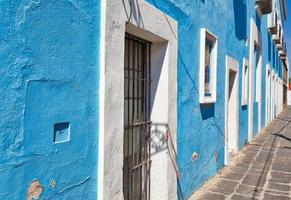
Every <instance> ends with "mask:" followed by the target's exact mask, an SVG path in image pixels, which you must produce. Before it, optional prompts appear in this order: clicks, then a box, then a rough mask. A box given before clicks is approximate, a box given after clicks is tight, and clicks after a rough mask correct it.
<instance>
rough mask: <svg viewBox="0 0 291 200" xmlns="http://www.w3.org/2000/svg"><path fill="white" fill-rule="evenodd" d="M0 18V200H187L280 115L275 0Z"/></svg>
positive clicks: (100, 5)
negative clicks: (0, 76) (2, 182)
mask: <svg viewBox="0 0 291 200" xmlns="http://www.w3.org/2000/svg"><path fill="white" fill-rule="evenodd" d="M0 11H1V12H0V16H2V19H3V20H1V22H0V24H1V26H0V27H1V29H0V38H1V40H0V50H1V54H0V58H1V59H0V63H1V65H2V67H1V69H2V70H1V71H0V73H1V75H2V78H1V81H0V91H1V93H0V95H1V98H0V99H1V101H2V102H1V106H0V110H1V111H2V112H0V115H1V119H2V120H1V121H0V130H1V140H0V147H1V148H0V151H1V154H0V155H1V157H0V158H1V160H0V178H1V180H4V184H3V185H2V186H1V187H0V199H17V200H18V199H28V200H32V199H42V198H43V199H98V200H121V199H124V200H137V199H141V200H149V199H152V200H163V199H169V200H170V199H171V200H175V199H179V200H182V199H183V200H184V199H187V198H188V197H190V196H191V194H192V193H193V192H195V191H196V190H197V189H198V188H199V187H200V186H201V185H202V184H203V183H205V182H206V181H207V180H208V179H210V178H211V177H212V176H214V175H215V174H216V173H217V172H218V171H219V170H221V169H222V168H223V166H225V165H227V164H228V163H229V162H230V161H231V160H232V158H233V156H234V155H236V154H237V153H238V152H239V151H240V150H241V149H242V148H243V147H244V146H245V145H246V144H247V143H248V142H251V141H252V139H253V138H254V137H256V135H257V134H258V133H259V131H260V130H262V129H263V128H264V127H265V126H266V125H267V124H268V123H269V122H271V121H272V120H273V119H274V118H275V117H276V116H277V115H278V114H279V113H280V112H281V111H282V109H283V108H284V105H285V104H286V92H287V89H286V84H287V82H286V81H287V80H288V70H289V63H288V58H287V49H286V45H285V42H284V21H285V20H286V18H287V8H286V2H285V0H256V1H253V0H229V1H225V0H211V1H210V0H207V1H206V0H196V1H193V0H176V1H174V0H121V1H117V0H101V1H100V0H86V1H85V0H83V1H78V0H52V1H43V0H38V1H32V0H26V1H20V0H17V1H15V0H14V1H12V0H11V1H3V2H0Z"/></svg>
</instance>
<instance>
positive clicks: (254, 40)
mask: <svg viewBox="0 0 291 200" xmlns="http://www.w3.org/2000/svg"><path fill="white" fill-rule="evenodd" d="M255 44H257V45H258V47H260V48H261V46H262V45H261V33H260V32H259V30H258V27H257V25H256V22H255V20H254V19H253V18H251V23H250V49H249V64H250V76H249V78H250V79H249V100H248V101H249V102H248V105H249V107H248V142H250V141H251V140H252V139H253V136H254V133H253V126H254V124H253V123H254V122H253V119H254V116H253V115H254V110H253V109H254V105H253V103H254V87H255V81H254V80H255V79H254V78H255V77H254V70H255V63H254V56H255V55H254V48H255ZM260 56H262V54H261V55H260ZM261 59H262V58H260V60H261ZM259 106H260V104H259ZM258 112H260V109H259V110H258ZM258 117H259V118H260V113H259V116H258ZM259 122H260V119H258V123H259Z"/></svg>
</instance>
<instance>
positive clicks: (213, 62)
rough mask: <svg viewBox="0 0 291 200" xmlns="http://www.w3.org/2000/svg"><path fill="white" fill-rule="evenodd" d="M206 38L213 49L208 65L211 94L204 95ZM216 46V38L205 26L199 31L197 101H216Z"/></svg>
mask: <svg viewBox="0 0 291 200" xmlns="http://www.w3.org/2000/svg"><path fill="white" fill-rule="evenodd" d="M206 39H208V40H210V41H211V42H213V49H212V52H211V66H210V70H211V71H210V73H211V75H210V78H211V80H210V84H211V86H210V88H211V96H210V97H205V94H204V81H205V43H206ZM217 47H218V38H217V36H216V35H214V34H213V33H211V32H210V31H208V30H207V29H205V28H202V29H201V32H200V67H199V103H214V102H216V84H217V83H216V80H217Z"/></svg>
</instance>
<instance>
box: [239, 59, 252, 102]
mask: <svg viewBox="0 0 291 200" xmlns="http://www.w3.org/2000/svg"><path fill="white" fill-rule="evenodd" d="M245 68H247V72H246V75H245ZM249 74H250V66H249V61H248V60H247V59H245V58H244V59H243V67H242V93H241V94H242V98H241V99H242V105H243V106H244V105H248V96H249V94H248V92H249V88H248V86H249V77H250V75H249Z"/></svg>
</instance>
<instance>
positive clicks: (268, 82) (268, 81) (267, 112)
mask: <svg viewBox="0 0 291 200" xmlns="http://www.w3.org/2000/svg"><path fill="white" fill-rule="evenodd" d="M268 73H269V76H268ZM270 86H271V69H270V65H269V64H267V66H266V108H265V125H267V124H268V123H269V122H270V107H271V106H270V103H271V98H270V97H271V95H270V94H271V92H270V88H271V87H270Z"/></svg>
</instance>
